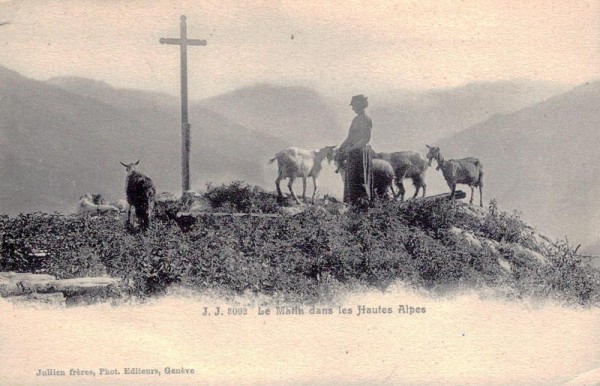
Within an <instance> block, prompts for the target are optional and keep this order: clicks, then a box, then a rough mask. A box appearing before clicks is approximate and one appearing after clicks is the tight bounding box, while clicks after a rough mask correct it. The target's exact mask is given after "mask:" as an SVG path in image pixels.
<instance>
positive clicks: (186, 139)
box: [159, 15, 206, 192]
mask: <svg viewBox="0 0 600 386" xmlns="http://www.w3.org/2000/svg"><path fill="white" fill-rule="evenodd" d="M185 21H186V17H185V15H181V23H180V25H181V33H180V37H179V39H176V38H160V40H159V41H160V44H177V45H179V47H180V57H181V189H182V190H183V192H185V191H188V190H190V124H189V122H188V97H187V46H188V45H190V46H205V45H206V40H199V39H188V38H187V25H186V22H185Z"/></svg>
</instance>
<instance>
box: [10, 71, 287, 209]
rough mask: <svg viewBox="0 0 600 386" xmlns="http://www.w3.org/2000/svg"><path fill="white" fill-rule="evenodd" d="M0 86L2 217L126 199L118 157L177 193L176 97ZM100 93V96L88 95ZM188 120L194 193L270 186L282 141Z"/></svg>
mask: <svg viewBox="0 0 600 386" xmlns="http://www.w3.org/2000/svg"><path fill="white" fill-rule="evenodd" d="M0 84H1V85H2V87H1V88H0V100H1V101H2V110H3V114H2V115H1V116H0V141H1V144H2V146H1V147H2V150H0V151H1V153H0V161H1V162H0V178H1V179H2V181H3V184H2V188H0V189H1V190H0V212H3V213H11V214H14V213H18V212H30V211H36V210H47V211H53V210H58V211H72V210H73V207H74V205H75V203H76V201H77V199H78V198H79V196H80V195H81V194H83V193H84V192H86V191H90V192H100V193H103V194H104V195H105V196H106V197H108V198H112V199H116V198H120V197H122V196H123V190H124V188H123V184H124V178H125V172H124V169H123V168H122V166H121V165H120V164H119V161H120V160H122V161H124V162H133V161H135V160H137V159H141V160H142V161H141V164H140V166H141V168H140V169H141V170H142V171H143V172H145V173H147V174H148V175H149V176H151V177H152V178H153V179H154V180H155V182H156V185H157V187H158V190H159V191H179V189H180V181H181V179H180V141H181V139H180V117H179V110H178V106H177V105H176V104H172V99H171V100H169V98H166V103H165V105H164V106H163V105H161V104H160V103H159V102H160V100H161V98H162V96H159V95H157V94H144V93H143V92H139V91H128V90H124V91H123V90H115V89H113V88H112V87H110V86H108V85H106V84H100V83H93V82H87V83H86V82H82V81H77V82H74V81H73V79H68V81H66V82H65V81H64V79H63V81H62V82H61V81H60V80H57V79H55V80H53V81H52V82H51V83H46V82H39V81H34V80H31V79H27V78H24V77H22V76H20V75H19V74H18V73H16V72H14V71H11V70H8V69H6V68H2V67H0ZM58 84H61V87H59V86H58ZM83 86H85V87H83ZM86 87H87V88H86ZM69 88H71V89H72V91H67V90H69ZM98 89H100V90H101V92H99V94H98V96H97V95H95V93H94V92H90V90H92V91H93V90H98ZM86 90H87V91H86ZM86 93H87V94H86ZM96 96H97V98H96ZM132 106H135V109H133V108H132ZM190 122H191V123H192V154H191V183H192V188H194V189H202V188H204V184H205V183H206V182H208V181H216V182H221V181H226V180H229V179H244V180H248V181H254V182H255V183H260V184H264V183H265V182H266V180H267V179H268V180H270V179H271V178H267V177H266V176H265V169H266V168H267V166H268V165H266V161H267V159H268V158H269V157H270V156H271V155H272V154H273V153H274V152H275V151H276V150H278V149H280V148H281V147H284V146H285V145H286V143H285V142H284V141H281V140H278V139H276V138H273V137H271V136H267V135H263V134H261V133H258V132H255V131H253V130H250V129H247V128H245V127H243V126H241V125H239V124H235V123H232V122H230V121H228V120H227V119H225V118H223V117H222V116H220V115H218V114H216V113H214V112H211V111H208V110H206V109H203V108H200V107H195V108H193V109H191V111H190Z"/></svg>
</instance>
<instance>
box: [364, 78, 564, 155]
mask: <svg viewBox="0 0 600 386" xmlns="http://www.w3.org/2000/svg"><path fill="white" fill-rule="evenodd" d="M568 89H569V88H568V87H567V86H565V85H560V84H553V83H547V82H534V81H526V80H514V81H496V82H479V83H471V84H468V85H466V86H462V87H454V88H448V89H441V90H431V91H426V92H421V93H412V94H410V93H407V92H406V91H404V90H401V92H400V93H399V95H396V96H394V95H395V94H397V93H394V92H393V91H391V92H390V93H389V94H387V95H384V96H381V97H380V98H378V99H377V100H373V102H372V104H371V107H370V109H369V112H370V115H371V117H372V118H373V122H374V134H373V135H374V140H373V143H374V146H377V147H380V148H382V149H385V150H387V151H391V150H418V149H423V148H424V147H425V144H427V143H431V142H434V141H436V140H438V139H440V138H443V137H446V136H448V135H452V134H455V133H458V132H460V131H462V130H465V129H467V128H469V127H470V126H472V125H475V124H477V123H481V122H484V121H485V120H487V119H488V118H490V117H491V116H493V115H494V114H504V113H511V112H514V111H517V110H520V109H522V108H525V107H528V106H531V105H533V104H536V103H539V102H541V101H543V100H545V99H547V98H549V97H552V96H554V95H557V94H559V93H561V92H565V91H567V90H568Z"/></svg>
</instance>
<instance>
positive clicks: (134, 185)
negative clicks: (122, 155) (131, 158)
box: [121, 160, 156, 230]
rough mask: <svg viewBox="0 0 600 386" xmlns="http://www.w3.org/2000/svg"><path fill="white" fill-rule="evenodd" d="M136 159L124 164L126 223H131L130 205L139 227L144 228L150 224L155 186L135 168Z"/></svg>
mask: <svg viewBox="0 0 600 386" xmlns="http://www.w3.org/2000/svg"><path fill="white" fill-rule="evenodd" d="M139 163H140V161H139V160H138V161H137V162H135V163H131V164H124V163H123V162H121V165H123V166H125V170H126V171H127V177H126V179H125V185H126V188H125V193H126V194H127V203H128V204H129V208H128V210H127V224H128V225H129V224H131V207H133V208H134V209H135V215H136V217H137V218H138V221H139V222H140V227H141V228H142V229H143V230H145V229H147V228H148V226H149V225H150V216H151V215H152V211H153V209H154V198H155V196H156V188H155V186H154V182H152V180H151V179H150V178H149V177H147V176H146V175H144V174H143V173H140V172H138V171H136V170H135V167H136V165H137V164H139Z"/></svg>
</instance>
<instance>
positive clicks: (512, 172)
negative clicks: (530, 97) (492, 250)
mask: <svg viewBox="0 0 600 386" xmlns="http://www.w3.org/2000/svg"><path fill="white" fill-rule="evenodd" d="M598 128H600V82H592V83H587V84H584V85H581V86H578V87H575V88H573V89H572V90H570V91H568V92H566V93H563V94H560V95H557V96H554V97H551V98H548V99H547V100H545V101H543V102H540V103H538V104H535V105H533V106H530V107H527V108H524V109H521V110H519V111H517V112H513V113H510V114H496V115H494V116H493V117H491V118H490V119H488V120H487V121H486V122H483V123H480V124H477V125H474V126H473V127H471V128H469V129H467V130H465V131H462V132H460V133H457V134H455V135H453V136H450V137H447V138H445V139H443V140H441V141H439V145H440V147H441V150H442V154H444V155H445V156H446V158H447V159H448V158H461V157H464V156H475V157H479V158H480V159H481V160H482V163H483V165H484V170H485V179H486V190H487V192H488V198H491V197H496V198H497V199H498V200H500V201H501V204H503V205H510V206H511V207H514V208H515V209H516V210H519V211H522V212H523V214H524V216H525V217H526V219H527V220H530V221H532V222H534V223H535V224H538V225H540V226H543V227H544V229H547V230H548V232H551V233H552V234H554V235H555V236H556V237H563V236H568V237H569V238H570V239H571V240H572V242H584V243H587V242H590V241H592V240H596V239H598V236H599V235H600V231H599V229H600V205H598V197H600V169H599V168H598V167H596V164H597V161H596V158H597V156H596V154H595V149H596V148H597V147H598V146H599V145H600V130H598Z"/></svg>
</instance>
